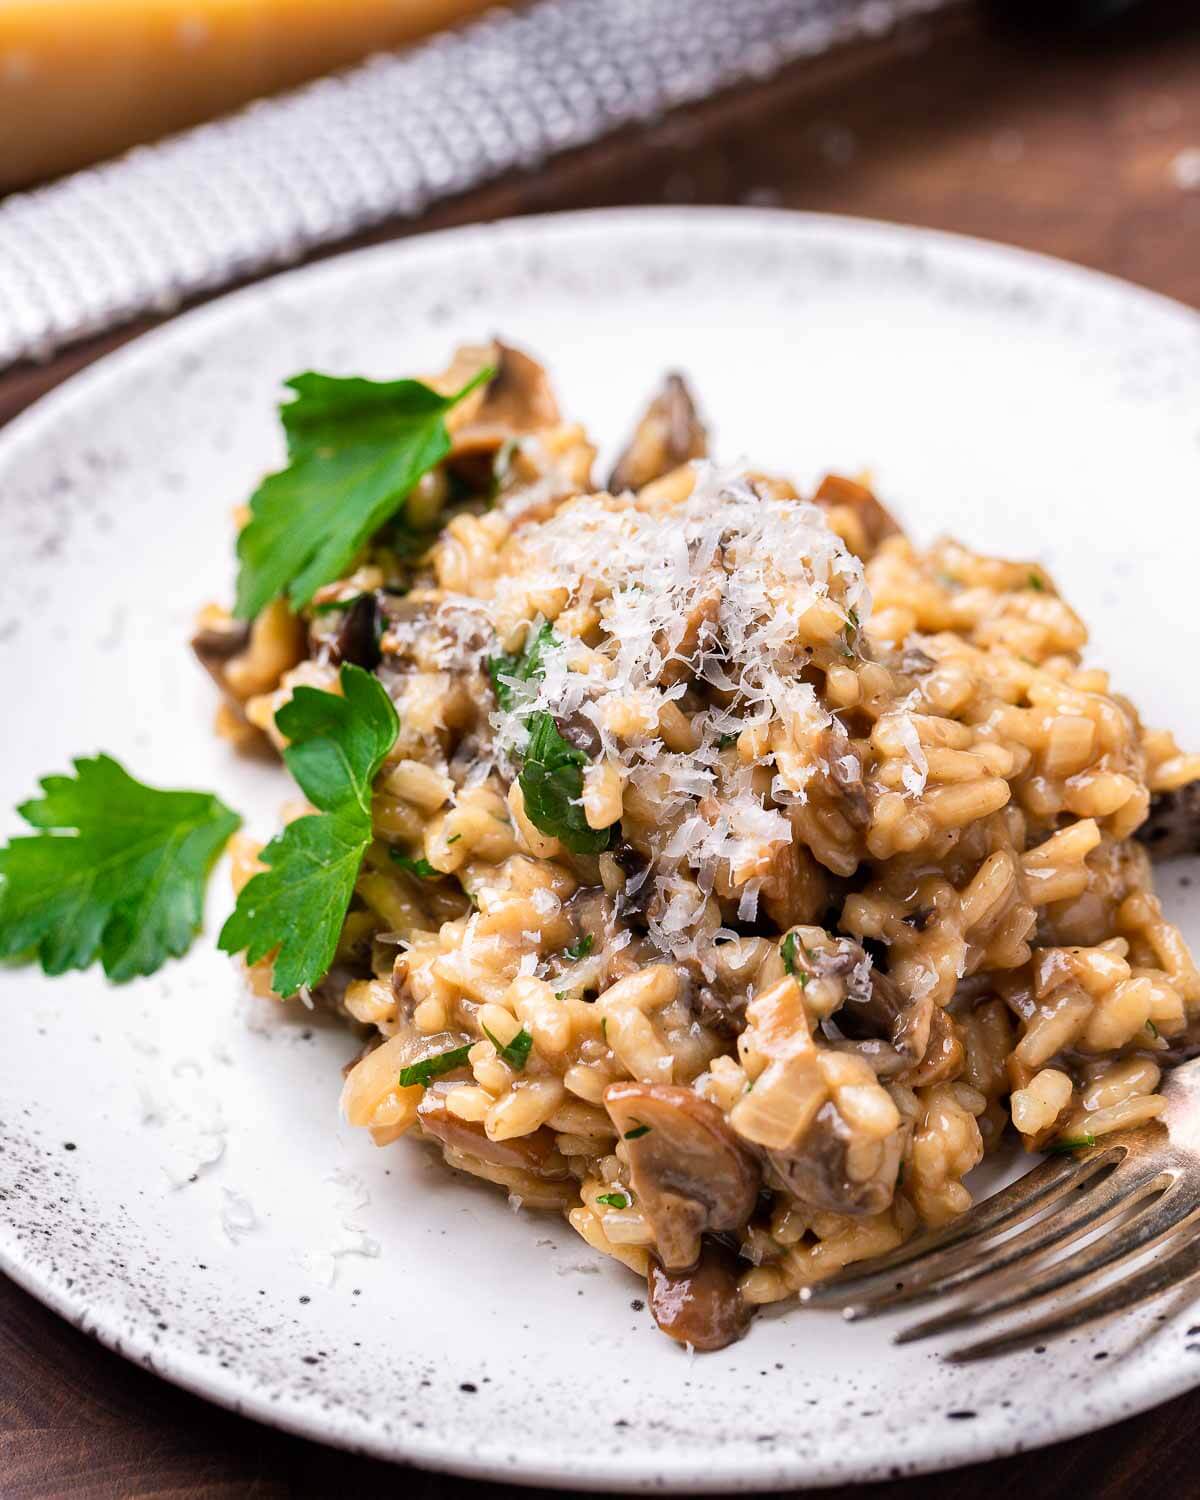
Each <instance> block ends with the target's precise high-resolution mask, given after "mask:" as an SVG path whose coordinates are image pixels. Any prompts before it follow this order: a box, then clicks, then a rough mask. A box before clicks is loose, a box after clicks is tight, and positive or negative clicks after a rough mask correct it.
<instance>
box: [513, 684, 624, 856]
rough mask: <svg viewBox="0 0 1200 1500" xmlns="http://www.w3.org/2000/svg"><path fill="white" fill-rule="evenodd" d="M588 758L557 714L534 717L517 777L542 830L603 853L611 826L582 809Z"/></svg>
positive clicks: (576, 850)
mask: <svg viewBox="0 0 1200 1500" xmlns="http://www.w3.org/2000/svg"><path fill="white" fill-rule="evenodd" d="M587 763H588V760H587V756H586V755H585V754H584V753H583V751H582V750H576V749H575V747H574V745H571V744H569V743H568V742H567V741H566V740H565V739H563V737H562V735H561V734H560V733H559V732H558V725H557V724H556V723H555V722H554V718H553V715H551V714H548V713H544V712H539V713H535V714H531V715H530V718H529V743H528V745H527V746H526V747H525V763H524V765H523V766H522V767H521V774H520V777H519V778H518V779H519V781H520V784H521V793H522V795H523V797H524V798H525V812H526V815H527V816H528V818H529V821H530V822H531V823H532V824H533V826H534V827H535V828H536V829H537V830H538V831H539V832H540V833H545V834H548V835H549V836H550V837H551V838H556V839H560V840H561V841H562V843H563V844H565V845H566V847H567V848H568V849H569V850H570V851H571V853H572V854H599V853H601V851H602V850H604V849H607V848H608V846H609V843H610V842H611V840H612V828H611V827H609V828H593V827H592V826H591V825H590V824H589V823H588V820H587V817H586V815H585V813H584V810H583V771H582V769H581V768H582V767H583V766H586V765H587Z"/></svg>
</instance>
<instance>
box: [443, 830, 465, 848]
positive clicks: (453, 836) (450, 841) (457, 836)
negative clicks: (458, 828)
mask: <svg viewBox="0 0 1200 1500" xmlns="http://www.w3.org/2000/svg"><path fill="white" fill-rule="evenodd" d="M460 838H462V834H461V833H452V834H451V835H450V837H449V838H448V839H447V840H446V848H447V849H449V847H450V845H451V844H457V843H458V841H459V839H460Z"/></svg>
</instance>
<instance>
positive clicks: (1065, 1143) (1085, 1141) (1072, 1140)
mask: <svg viewBox="0 0 1200 1500" xmlns="http://www.w3.org/2000/svg"><path fill="white" fill-rule="evenodd" d="M1095 1144H1096V1137H1095V1136H1094V1135H1093V1134H1092V1133H1091V1131H1090V1130H1089V1131H1088V1132H1087V1133H1086V1134H1085V1135H1073V1136H1070V1137H1068V1138H1067V1139H1066V1140H1061V1141H1055V1142H1054V1144H1053V1145H1051V1146H1043V1147H1042V1149H1043V1151H1045V1152H1046V1154H1047V1156H1056V1155H1062V1154H1063V1153H1064V1152H1067V1151H1082V1150H1083V1148H1084V1147H1085V1146H1094V1145H1095Z"/></svg>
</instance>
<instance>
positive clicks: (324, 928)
mask: <svg viewBox="0 0 1200 1500" xmlns="http://www.w3.org/2000/svg"><path fill="white" fill-rule="evenodd" d="M341 687H342V696H338V695H337V694H336V693H322V692H319V691H318V690H317V689H316V688H311V687H298V688H296V689H295V690H294V692H293V693H292V696H291V698H290V699H289V701H288V702H287V703H285V704H284V705H283V707H282V708H281V709H280V710H279V712H278V713H277V714H276V715H275V723H276V724H277V725H278V726H279V731H280V733H281V734H282V735H283V736H284V737H285V739H287V740H289V741H290V743H289V745H288V748H287V749H286V750H285V751H284V752H283V759H284V761H285V763H286V765H287V768H288V770H289V771H290V772H291V773H292V775H293V776H294V777H295V779H296V781H297V783H298V784H299V786H300V789H301V791H302V792H303V793H304V795H305V796H306V797H307V798H308V800H309V801H310V802H311V803H312V804H313V806H314V807H316V808H318V809H319V812H317V813H315V814H313V815H310V816H309V817H306V818H297V819H296V821H295V822H294V823H289V824H288V825H287V827H286V828H285V829H284V830H283V832H282V833H280V834H279V835H277V837H275V838H273V839H272V840H271V842H270V843H269V844H268V845H267V847H266V848H265V849H264V850H263V851H262V854H261V855H260V856H259V857H260V859H261V860H262V862H263V863H264V864H265V865H267V866H268V868H267V869H266V870H264V871H262V873H261V874H258V875H255V876H254V878H253V879H252V880H250V881H248V882H247V884H246V885H245V886H243V887H242V891H241V894H240V895H239V896H238V900H237V906H236V907H235V908H234V911H233V915H232V916H231V917H230V918H229V920H228V921H227V922H226V923H225V926H224V927H223V928H222V929H221V936H220V937H219V938H218V940H217V941H218V945H219V946H220V947H221V948H223V949H224V950H225V952H226V953H240V952H241V951H242V950H243V949H245V952H246V961H247V963H252V964H253V963H257V962H258V961H259V960H260V959H263V958H266V956H267V955H268V954H269V953H271V952H272V951H275V950H277V951H275V966H274V972H273V977H272V980H271V983H272V986H273V988H274V990H275V992H276V993H277V994H280V995H293V994H295V992H296V991H297V990H299V989H300V988H302V987H303V986H306V985H313V984H315V983H316V982H317V981H318V980H319V979H320V978H322V976H323V975H325V974H326V973H327V972H328V970H329V966H330V964H331V963H332V962H333V956H334V953H335V952H336V951H337V943H338V937H339V935H340V933H341V930H342V923H343V921H344V920H345V916H346V910H347V908H348V907H349V905H350V897H351V896H352V895H353V894H354V882H355V880H356V879H357V878H358V871H359V866H360V865H361V864H362V858H363V854H364V853H365V852H366V848H367V845H368V844H369V843H370V842H371V838H372V827H371V784H372V782H373V781H374V779H375V776H376V774H377V773H378V771H379V768H380V766H381V765H382V764H383V762H384V759H385V757H386V756H387V753H388V751H389V750H390V749H391V748H392V745H393V744H394V742H395V739H396V732H397V730H398V728H399V721H398V720H397V718H396V710H395V708H394V707H393V706H392V700H391V699H390V698H389V697H388V695H387V693H386V692H385V691H384V689H383V687H382V685H381V684H380V682H379V680H378V678H376V677H373V676H372V675H371V674H370V673H369V672H364V671H363V669H362V668H361V667H355V666H352V665H350V664H349V663H347V665H345V666H343V668H342V672H341Z"/></svg>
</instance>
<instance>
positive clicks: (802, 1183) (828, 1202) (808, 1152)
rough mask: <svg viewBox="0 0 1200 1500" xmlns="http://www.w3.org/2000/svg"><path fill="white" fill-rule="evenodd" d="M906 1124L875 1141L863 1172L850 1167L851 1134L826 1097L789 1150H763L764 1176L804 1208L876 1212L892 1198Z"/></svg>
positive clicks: (841, 1212)
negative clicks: (875, 1151) (869, 1168)
mask: <svg viewBox="0 0 1200 1500" xmlns="http://www.w3.org/2000/svg"><path fill="white" fill-rule="evenodd" d="M906 1133H907V1127H905V1126H903V1125H902V1126H901V1127H900V1128H899V1129H898V1130H895V1131H893V1132H892V1134H891V1135H890V1136H887V1137H886V1138H885V1139H884V1141H883V1142H882V1143H881V1150H880V1152H879V1155H878V1159H877V1161H876V1162H875V1163H874V1165H873V1170H872V1171H871V1172H870V1174H869V1175H868V1176H866V1177H858V1176H856V1175H854V1173H852V1171H851V1162H850V1157H849V1146H850V1143H851V1140H852V1138H853V1133H852V1131H851V1130H850V1128H849V1126H848V1125H847V1124H846V1122H845V1121H844V1120H843V1119H842V1117H841V1115H840V1113H839V1112H838V1108H837V1105H836V1104H834V1102H833V1101H832V1099H830V1100H827V1101H826V1102H825V1103H824V1104H823V1105H822V1106H821V1108H820V1109H819V1110H818V1112H817V1117H816V1119H815V1120H814V1121H813V1123H812V1124H811V1125H810V1126H809V1128H808V1130H807V1131H806V1132H805V1135H804V1138H803V1140H802V1141H801V1142H800V1145H799V1146H798V1147H797V1148H796V1149H795V1150H794V1151H768V1152H767V1153H766V1157H767V1162H768V1168H769V1170H768V1174H767V1175H768V1179H769V1180H771V1181H773V1182H774V1183H776V1184H777V1185H778V1186H780V1187H782V1188H784V1189H785V1190H786V1191H787V1192H789V1193H791V1195H792V1196H793V1197H794V1198H798V1199H799V1200H800V1202H801V1203H804V1204H806V1205H807V1206H808V1207H810V1208H816V1209H823V1210H826V1211H828V1212H829V1213H835V1214H855V1215H858V1214H862V1215H868V1214H878V1213H882V1212H883V1210H884V1209H885V1208H887V1207H888V1205H889V1204H890V1203H891V1201H892V1196H893V1194H894V1192H895V1190H896V1176H897V1173H898V1172H899V1169H900V1158H901V1156H902V1155H903V1151H904V1141H905V1135H906Z"/></svg>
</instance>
